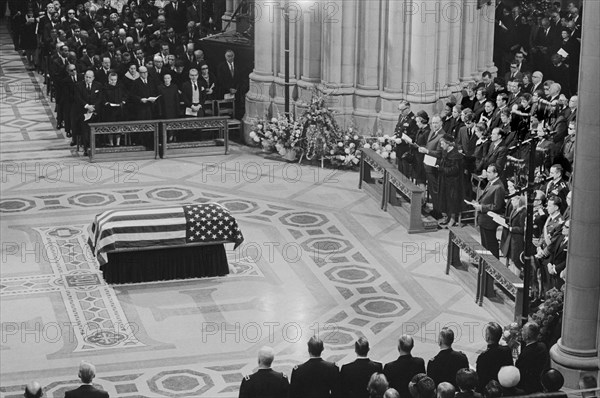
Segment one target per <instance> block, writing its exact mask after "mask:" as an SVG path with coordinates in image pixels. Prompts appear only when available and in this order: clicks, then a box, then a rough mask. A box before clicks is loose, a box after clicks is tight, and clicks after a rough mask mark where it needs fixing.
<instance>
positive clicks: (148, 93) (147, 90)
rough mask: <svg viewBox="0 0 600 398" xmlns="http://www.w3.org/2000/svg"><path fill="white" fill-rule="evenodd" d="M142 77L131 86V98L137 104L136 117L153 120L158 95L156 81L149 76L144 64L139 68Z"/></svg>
mask: <svg viewBox="0 0 600 398" xmlns="http://www.w3.org/2000/svg"><path fill="white" fill-rule="evenodd" d="M139 72H140V78H139V79H136V80H135V81H134V82H133V85H132V87H131V92H130V95H131V100H132V102H133V103H134V104H135V106H136V112H135V117H136V119H137V120H151V119H152V118H153V116H154V113H153V108H154V101H152V97H156V96H157V91H156V86H155V85H154V82H153V81H151V80H150V79H149V78H148V69H147V68H146V67H145V66H142V67H141V68H140V69H139Z"/></svg>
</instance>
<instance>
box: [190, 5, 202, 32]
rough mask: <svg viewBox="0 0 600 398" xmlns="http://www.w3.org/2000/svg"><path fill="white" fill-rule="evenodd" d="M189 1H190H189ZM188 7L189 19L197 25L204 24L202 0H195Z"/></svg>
mask: <svg viewBox="0 0 600 398" xmlns="http://www.w3.org/2000/svg"><path fill="white" fill-rule="evenodd" d="M188 3H189V2H188ZM191 3H192V5H190V6H189V7H188V8H187V13H186V16H187V20H188V21H189V22H193V23H194V26H195V27H199V26H201V25H202V18H203V16H202V0H193V1H192V2H191Z"/></svg>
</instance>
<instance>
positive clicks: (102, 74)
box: [94, 57, 112, 87]
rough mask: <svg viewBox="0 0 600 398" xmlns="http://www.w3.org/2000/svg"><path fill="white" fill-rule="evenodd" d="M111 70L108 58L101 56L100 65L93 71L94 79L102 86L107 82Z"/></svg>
mask: <svg viewBox="0 0 600 398" xmlns="http://www.w3.org/2000/svg"><path fill="white" fill-rule="evenodd" d="M111 72H112V69H111V68H110V58H108V57H103V58H102V67H101V68H100V69H98V70H97V71H96V72H95V74H94V75H95V77H94V80H95V81H96V82H98V83H100V84H101V85H102V87H104V86H106V85H107V84H108V75H110V73H111Z"/></svg>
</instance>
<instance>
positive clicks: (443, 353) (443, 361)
mask: <svg viewBox="0 0 600 398" xmlns="http://www.w3.org/2000/svg"><path fill="white" fill-rule="evenodd" d="M452 343H454V332H453V331H452V329H449V328H442V330H441V331H440V336H439V339H438V345H439V346H440V352H438V354H437V355H436V356H435V357H433V358H432V359H431V360H429V363H428V364H427V376H429V377H431V378H432V379H433V381H434V382H435V385H436V386H437V385H438V384H440V383H442V382H448V383H450V384H452V385H453V386H454V387H455V388H458V386H457V384H456V372H458V371H459V370H460V369H464V368H468V367H469V360H468V359H467V356H466V355H465V354H464V353H463V352H462V351H454V350H453V349H452Z"/></svg>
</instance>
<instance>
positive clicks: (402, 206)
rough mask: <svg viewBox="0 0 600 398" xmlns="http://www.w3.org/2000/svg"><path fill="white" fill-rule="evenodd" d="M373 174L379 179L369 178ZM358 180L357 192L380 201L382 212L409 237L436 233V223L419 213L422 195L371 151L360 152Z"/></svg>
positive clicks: (405, 178) (422, 191)
mask: <svg viewBox="0 0 600 398" xmlns="http://www.w3.org/2000/svg"><path fill="white" fill-rule="evenodd" d="M372 171H375V172H378V173H381V174H382V178H379V179H374V178H372V176H371V172H372ZM359 177H360V180H359V183H358V188H359V189H364V190H365V192H367V193H369V195H370V196H372V197H373V198H374V199H375V200H377V201H379V202H380V205H381V209H382V210H383V211H387V212H389V213H390V214H391V215H392V217H394V218H395V219H396V220H398V222H400V223H401V224H402V225H403V226H404V227H405V228H406V229H407V231H408V233H417V232H425V231H427V230H437V222H436V221H435V220H434V219H433V218H427V217H423V215H422V213H421V208H422V205H423V195H424V194H425V191H424V190H423V189H422V188H419V187H418V186H417V185H415V184H414V183H413V182H412V181H411V180H410V179H408V178H407V177H406V176H404V175H403V174H402V173H400V171H398V170H397V169H396V168H395V167H394V165H392V164H391V163H389V162H388V161H387V160H385V159H383V158H382V157H381V156H379V155H378V154H377V153H376V152H375V151H373V150H372V149H362V153H361V160H360V173H359Z"/></svg>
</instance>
